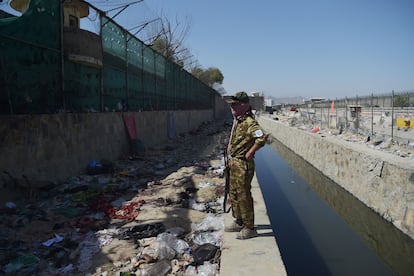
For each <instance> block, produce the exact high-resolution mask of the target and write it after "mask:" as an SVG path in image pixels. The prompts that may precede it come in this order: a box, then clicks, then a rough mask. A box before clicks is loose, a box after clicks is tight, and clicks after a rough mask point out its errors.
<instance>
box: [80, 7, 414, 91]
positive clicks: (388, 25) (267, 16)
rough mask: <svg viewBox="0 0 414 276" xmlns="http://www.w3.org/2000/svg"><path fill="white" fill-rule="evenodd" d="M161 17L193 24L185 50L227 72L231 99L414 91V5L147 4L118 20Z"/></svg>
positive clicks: (133, 23) (129, 22) (226, 86)
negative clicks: (257, 94) (246, 95)
mask: <svg viewBox="0 0 414 276" xmlns="http://www.w3.org/2000/svg"><path fill="white" fill-rule="evenodd" d="M131 1H133V0H124V1H123V0H90V1H88V2H90V3H91V4H93V5H95V6H97V7H98V8H100V9H102V10H108V9H110V8H113V7H114V5H115V4H117V3H130V2H131ZM117 11H118V10H116V11H113V12H112V14H114V13H116V12H117ZM160 15H163V16H167V17H169V18H171V21H172V22H175V21H176V20H178V21H181V22H188V23H189V26H190V31H189V33H188V35H187V36H186V39H185V41H184V46H185V47H187V48H188V49H189V50H190V52H191V54H192V55H193V57H192V58H193V59H194V60H196V61H197V63H198V64H199V65H201V67H202V68H204V69H207V68H209V67H216V68H218V69H220V71H221V72H222V74H223V76H224V80H223V84H222V86H223V88H224V89H225V90H226V92H227V94H228V95H231V94H234V93H236V92H238V91H246V92H248V93H251V92H261V93H263V94H264V95H265V96H273V97H276V98H281V97H293V96H302V97H305V98H312V97H323V98H328V99H334V98H344V97H355V96H357V95H358V96H367V95H371V94H372V93H373V94H384V93H391V91H393V90H394V91H395V92H405V91H414V1H412V0H256V1H247V0H204V1H203V0H144V1H142V2H140V3H137V4H134V5H131V6H129V7H128V8H127V9H125V10H124V11H123V12H122V13H121V14H119V15H118V16H116V17H115V18H114V20H115V21H117V22H118V23H119V24H120V25H122V26H124V27H125V28H126V29H130V28H132V27H135V26H137V25H139V24H141V23H143V22H146V21H149V20H151V19H154V18H157V17H159V16H160ZM148 28H150V26H149V27H148Z"/></svg>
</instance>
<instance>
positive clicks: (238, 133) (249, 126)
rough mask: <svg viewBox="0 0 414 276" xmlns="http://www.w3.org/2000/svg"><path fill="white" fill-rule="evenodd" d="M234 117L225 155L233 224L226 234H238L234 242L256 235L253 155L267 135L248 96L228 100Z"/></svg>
mask: <svg viewBox="0 0 414 276" xmlns="http://www.w3.org/2000/svg"><path fill="white" fill-rule="evenodd" d="M227 102H228V103H230V108H231V112H232V114H233V119H234V120H233V126H232V130H231V134H230V140H229V145H228V149H227V154H228V158H229V160H228V161H229V162H228V164H229V168H230V191H229V195H230V199H231V207H232V215H233V217H234V219H235V220H234V221H233V223H232V224H231V225H230V226H228V227H226V228H225V231H226V232H239V233H238V234H237V239H242V240H244V239H250V238H253V237H256V236H257V231H256V229H255V228H254V208H253V198H252V194H251V182H252V179H253V176H254V172H255V163H254V154H255V152H256V151H257V150H258V149H259V148H261V147H263V146H264V144H265V142H266V135H265V134H264V132H263V130H262V129H261V127H260V125H259V123H258V122H257V121H256V119H255V118H254V115H253V113H252V107H251V105H250V104H249V96H248V95H247V93H246V92H238V93H236V94H235V95H234V96H232V97H231V99H230V100H228V101H227Z"/></svg>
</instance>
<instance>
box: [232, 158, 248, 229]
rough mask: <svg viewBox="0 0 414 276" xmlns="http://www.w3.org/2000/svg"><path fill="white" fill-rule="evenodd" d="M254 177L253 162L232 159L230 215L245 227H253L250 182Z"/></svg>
mask: <svg viewBox="0 0 414 276" xmlns="http://www.w3.org/2000/svg"><path fill="white" fill-rule="evenodd" d="M253 176H254V161H253V160H252V161H246V160H242V159H238V158H232V159H231V161H230V191H229V195H230V199H231V207H232V210H233V211H232V215H233V217H234V218H235V219H236V220H239V221H242V222H243V224H244V225H245V226H246V227H249V228H253V227H254V209H253V197H252V193H251V182H252V179H253Z"/></svg>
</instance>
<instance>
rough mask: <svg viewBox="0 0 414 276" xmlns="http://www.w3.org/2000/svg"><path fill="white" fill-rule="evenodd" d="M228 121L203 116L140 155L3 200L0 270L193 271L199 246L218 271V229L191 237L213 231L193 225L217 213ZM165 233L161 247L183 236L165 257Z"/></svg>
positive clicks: (197, 267) (71, 272) (28, 272)
mask: <svg viewBox="0 0 414 276" xmlns="http://www.w3.org/2000/svg"><path fill="white" fill-rule="evenodd" d="M230 127H231V122H230V124H229V123H228V122H215V123H205V124H204V125H202V126H200V127H199V129H197V130H196V131H194V132H191V133H187V134H182V135H180V136H179V137H177V139H175V140H171V141H169V142H168V143H166V144H165V145H161V146H159V147H156V148H155V147H153V148H147V149H146V151H145V154H143V155H141V156H126V157H125V158H124V159H123V160H116V161H107V160H102V162H101V165H102V164H103V165H104V167H105V168H107V171H104V172H102V173H92V174H90V173H89V174H88V173H86V174H81V175H78V176H73V177H71V178H70V179H68V180H67V181H66V182H65V183H58V184H56V185H55V186H52V187H48V188H47V189H45V190H41V191H38V192H37V194H36V197H35V199H34V200H33V201H31V202H19V201H16V202H8V205H7V206H6V207H5V208H3V209H1V210H0V216H1V217H2V220H1V221H2V222H1V223H0V233H1V238H0V247H1V249H2V250H1V253H0V254H1V255H0V260H1V263H0V265H1V266H0V267H1V269H2V271H3V273H6V274H11V275H13V274H16V275H162V273H164V272H165V273H169V275H196V274H194V273H195V272H196V271H197V270H201V269H202V267H203V266H204V265H207V264H204V263H203V262H202V261H200V260H198V259H197V258H200V255H196V254H197V249H200V248H201V247H203V248H202V249H203V250H204V251H202V250H201V249H200V250H199V251H198V252H204V253H203V254H204V255H203V256H204V258H207V257H206V256H205V255H206V254H207V253H208V252H210V253H212V252H215V254H213V255H212V256H209V259H205V260H206V261H208V264H214V267H213V268H210V267H208V269H210V270H211V269H213V270H215V271H218V270H219V264H220V245H221V240H220V235H219V234H217V235H216V236H215V239H214V240H211V239H210V240H209V243H208V244H214V246H211V247H210V248H209V249H210V251H208V250H207V249H206V246H204V245H205V244H204V245H203V243H196V242H195V240H196V239H197V238H199V237H200V236H197V235H199V234H203V233H202V232H203V231H206V232H205V235H204V236H202V237H204V238H205V237H207V235H206V234H207V233H211V232H213V230H214V231H216V232H217V233H220V229H217V227H216V228H215V229H205V230H200V228H197V227H200V224H201V225H202V224H203V223H204V221H205V220H206V218H210V216H214V217H213V218H214V221H217V222H220V221H221V213H222V201H223V194H224V183H225V180H224V178H223V162H222V158H223V149H224V145H225V144H226V143H227V139H228V135H229V131H230ZM210 224H211V222H210ZM201 227H203V226H201ZM223 227H224V226H223ZM195 229H196V230H195ZM197 229H198V230H197ZM160 234H164V236H163V235H160ZM170 235H172V236H170ZM160 237H161V238H162V237H163V238H164V239H165V238H166V239H167V240H161V241H160V240H159V239H160ZM171 240H173V241H174V245H171V244H169V245H170V246H171V247H174V246H177V244H185V246H184V248H182V249H177V248H174V250H175V251H176V252H175V253H174V254H173V255H171V256H170V255H169V256H170V257H169V258H167V257H164V255H165V254H167V253H166V252H164V251H168V250H170V249H169V247H168V246H164V245H165V242H167V243H168V242H170V241H171ZM156 244H158V247H156V246H155V245H156ZM160 244H161V245H163V246H164V247H162V246H160ZM167 249H168V250H167ZM163 250H164V251H163ZM170 251H171V250H170ZM173 252H174V251H173ZM177 252H178V253H177ZM206 252H207V253H206ZM160 254H161V255H162V254H164V255H162V256H161V257H160ZM195 259H197V260H195ZM165 260H168V261H165ZM197 262H198V263H197ZM205 268H206V267H204V269H205ZM160 271H164V272H162V273H161V272H160ZM128 273H129V274H128Z"/></svg>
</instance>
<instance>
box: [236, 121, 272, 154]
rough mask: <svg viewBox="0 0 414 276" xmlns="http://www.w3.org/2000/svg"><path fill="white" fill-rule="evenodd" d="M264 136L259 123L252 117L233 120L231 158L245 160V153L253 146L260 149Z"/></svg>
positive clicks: (263, 142) (264, 140)
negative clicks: (257, 146) (255, 145)
mask: <svg viewBox="0 0 414 276" xmlns="http://www.w3.org/2000/svg"><path fill="white" fill-rule="evenodd" d="M265 142H266V136H265V134H264V132H263V130H262V129H261V127H260V125H259V123H258V122H257V121H256V120H255V119H254V117H252V116H242V117H241V118H238V119H237V120H235V125H234V126H233V130H232V134H231V140H230V147H229V153H230V156H231V157H236V158H241V159H244V158H245V154H246V153H247V151H248V150H249V149H250V148H251V147H252V146H253V145H254V144H258V145H259V146H260V147H262V146H263V145H264V144H265Z"/></svg>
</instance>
